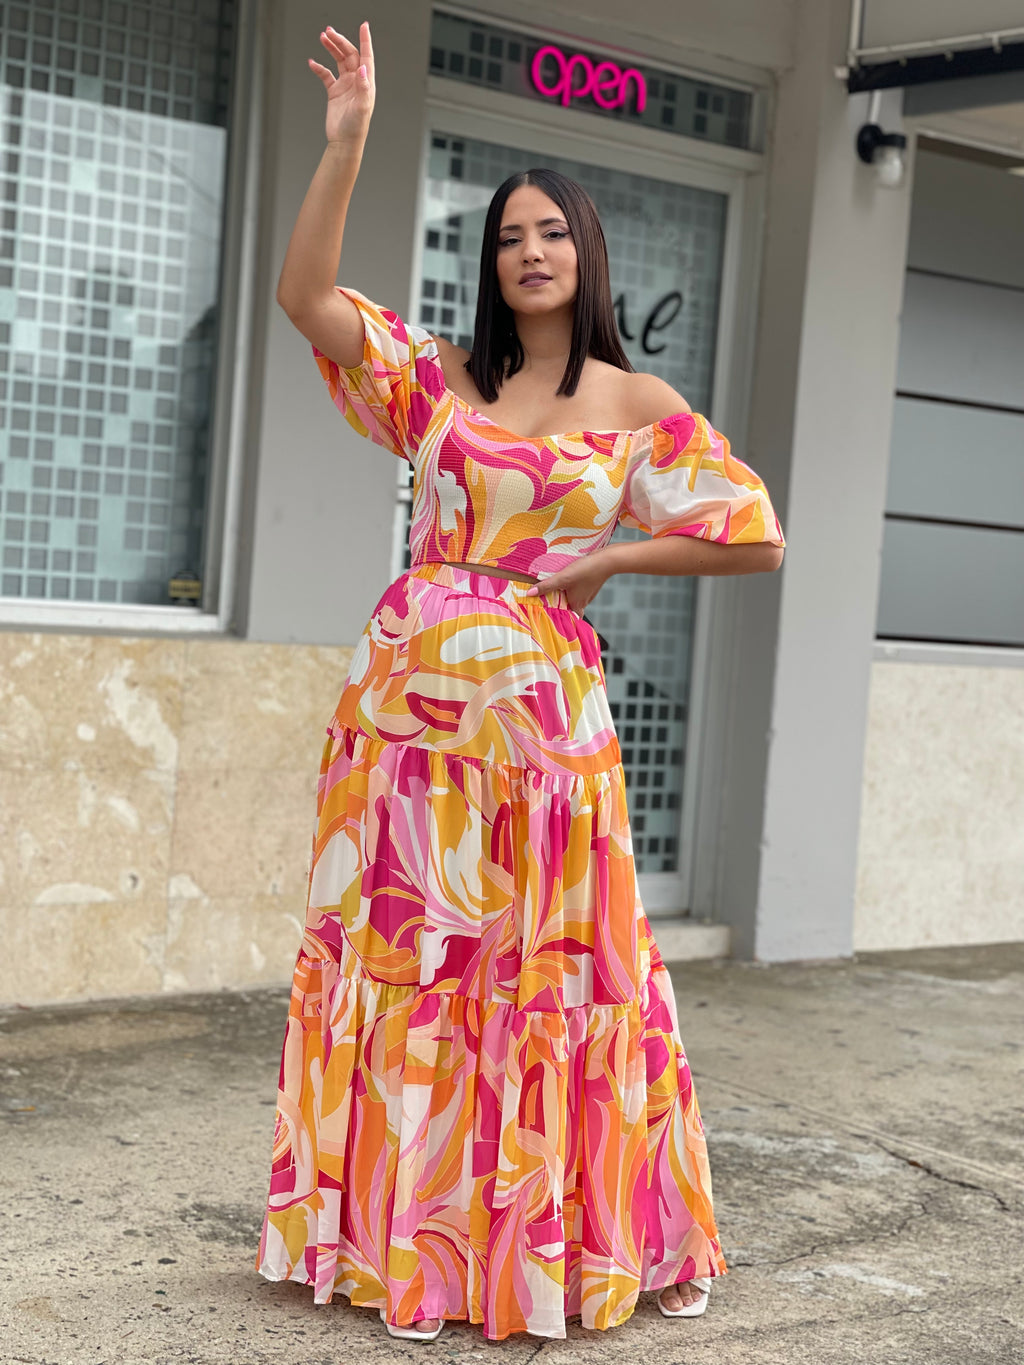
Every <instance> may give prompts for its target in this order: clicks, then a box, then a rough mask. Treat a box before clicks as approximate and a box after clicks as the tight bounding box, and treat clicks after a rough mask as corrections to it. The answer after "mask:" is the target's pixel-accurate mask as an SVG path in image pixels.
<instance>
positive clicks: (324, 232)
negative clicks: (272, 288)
mask: <svg viewBox="0 0 1024 1365" xmlns="http://www.w3.org/2000/svg"><path fill="white" fill-rule="evenodd" d="M320 42H321V43H322V44H323V46H324V47H325V48H326V50H327V51H328V52H329V53H330V54H331V56H332V57H333V58H334V60H335V61H336V62H337V65H338V74H337V76H336V77H335V76H333V75H332V74H331V72H330V71H328V69H327V68H326V67H325V66H321V65H320V64H319V63H318V62H314V61H313V60H312V58H311V59H310V62H309V66H310V70H311V71H313V72H314V73H315V75H317V76H318V77H319V78H320V81H321V82H322V84H323V87H324V89H325V90H326V91H327V116H326V132H327V146H326V147H325V148H324V154H323V156H322V157H321V158H320V165H319V166H318V167H317V169H316V174H315V175H314V176H313V180H312V183H311V184H310V187H309V189H308V190H307V192H306V197H305V199H304V200H303V201H302V208H301V209H300V210H299V216H298V219H297V220H296V223H295V227H294V229H293V230H292V235H291V240H290V241H289V243H288V250H287V252H286V253H285V258H284V265H283V266H282V267H281V277H280V279H279V281H278V285H277V301H278V303H279V304H280V305H281V307H282V308H283V309H284V310H285V312H286V313H287V314H288V316H289V318H291V320H292V322H293V323H294V324H295V326H296V327H297V328H298V329H299V331H300V332H301V333H302V334H303V336H304V337H306V338H307V339H308V340H309V341H311V342H312V343H313V345H314V346H316V347H317V349H318V350H320V351H322V352H323V353H324V355H326V356H329V357H330V359H331V360H334V361H336V362H337V364H339V365H341V366H344V367H345V368H352V367H353V366H356V365H358V364H360V363H361V361H362V359H363V323H362V320H361V318H360V316H359V312H358V309H357V308H356V306H355V304H354V303H352V301H351V300H350V299H347V298H346V297H345V296H344V294H339V293H338V291H337V290H336V289H335V287H334V285H335V280H336V279H337V275H338V264H339V261H340V258H341V243H342V236H343V234H344V231H345V216H346V214H347V212H348V205H349V200H350V199H351V197H352V190H353V188H354V187H355V183H356V176H357V175H358V173H359V165H360V162H361V161H362V157H363V145H364V143H365V142H366V134H367V131H368V129H369V126H370V115H371V114H372V113H373V100H374V83H373V47H372V45H371V41H370V26H369V24H363V25H362V26H361V28H360V30H359V48H358V49H357V48H355V47H354V46H353V45H352V43H350V42H349V40H348V39H347V38H345V37H344V36H343V35H342V34H340V33H338V32H336V30H334V29H333V28H328V29H326V30H325V31H324V32H323V33H321V35H320Z"/></svg>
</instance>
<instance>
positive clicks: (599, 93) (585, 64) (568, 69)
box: [530, 45, 647, 114]
mask: <svg viewBox="0 0 1024 1365" xmlns="http://www.w3.org/2000/svg"><path fill="white" fill-rule="evenodd" d="M549 57H550V58H551V59H552V61H553V62H554V63H555V66H556V68H557V71H558V78H557V80H556V81H555V83H554V85H549V84H548V83H547V82H546V81H545V79H544V70H543V68H544V62H545V60H546V59H547V58H549ZM577 72H579V74H580V76H581V77H582V80H578V79H577ZM530 77H531V79H532V80H533V88H534V89H535V90H536V91H537V92H538V94H541V95H544V96H546V97H547V98H548V99H552V100H558V101H559V102H560V103H561V104H562V105H563V106H564V107H565V108H568V106H569V103H570V101H571V100H580V99H585V98H586V97H587V96H589V97H590V98H591V99H592V100H593V101H594V103H595V104H596V105H599V106H600V108H602V109H619V108H621V107H622V105H624V104H625V103H626V100H627V99H628V97H629V83H630V81H633V82H634V85H635V88H636V111H637V113H638V114H642V113H643V111H644V105H645V104H646V103H647V82H646V81H645V80H644V78H643V76H642V75H641V74H640V72H639V71H638V70H637V69H636V67H635V66H629V67H627V68H626V69H625V71H623V69H622V67H620V66H619V65H618V64H617V63H616V62H598V64H597V65H596V66H595V65H594V63H593V62H592V61H591V60H590V58H589V57H586V56H584V55H583V53H582V52H576V53H574V54H573V55H572V56H571V57H567V56H566V55H565V53H564V52H563V51H562V49H561V48H560V47H554V46H553V45H549V46H547V47H542V48H540V50H539V51H538V53H537V55H536V57H534V59H533V64H532V66H531V67H530Z"/></svg>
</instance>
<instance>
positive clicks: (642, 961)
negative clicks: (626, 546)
mask: <svg viewBox="0 0 1024 1365" xmlns="http://www.w3.org/2000/svg"><path fill="white" fill-rule="evenodd" d="M525 592H526V585H524V584H518V583H510V582H506V581H504V580H497V579H491V578H488V577H486V576H484V575H479V574H473V573H470V572H469V571H466V570H461V569H454V568H452V567H451V566H448V565H429V566H423V567H421V568H420V569H417V570H415V571H413V572H412V573H409V574H405V575H403V576H402V577H401V578H400V579H399V580H398V581H397V582H396V583H395V584H393V585H392V587H391V588H390V589H389V590H388V592H387V593H386V594H385V596H384V598H383V599H382V601H381V603H380V604H379V606H378V608H377V610H376V611H375V613H374V616H373V618H372V619H371V622H370V624H369V626H368V627H367V631H366V633H365V634H364V636H363V639H362V641H361V643H360V646H359V648H358V650H357V652H356V655H355V657H354V659H353V664H352V669H351V672H350V675H349V679H348V682H347V684H346V686H345V689H344V692H343V694H342V698H341V702H340V703H339V706H338V709H337V712H336V714H335V717H334V718H333V719H332V722H331V726H330V727H329V730H328V739H327V743H326V745H325V747H324V755H323V762H322V766H321V776H320V786H319V795H318V823H317V832H316V837H315V840H314V849H313V866H312V871H311V875H310V893H309V904H308V909H307V920H306V931H305V934H304V937H303V942H302V945H301V947H300V950H299V954H298V959H297V962H296V968H295V976H294V983H293V989H292V995H291V1002H290V1008H289V1017H288V1021H287V1026H286V1032H285V1040H284V1048H283V1052H282V1062H281V1074H280V1091H279V1098H278V1113H277V1122H276V1127H275V1136H274V1149H273V1164H272V1173H271V1187H270V1198H269V1203H268V1209H267V1214H266V1219H265V1222H264V1227H263V1235H262V1238H261V1242H260V1249H259V1255H258V1258H257V1268H258V1269H259V1270H260V1272H261V1273H262V1274H263V1275H265V1276H266V1277H267V1278H269V1279H273V1280H294V1281H299V1282H301V1283H304V1284H309V1285H311V1286H312V1287H313V1290H314V1299H315V1301H316V1302H318V1303H327V1302H329V1301H330V1300H331V1298H332V1296H333V1294H334V1293H335V1292H336V1291H338V1292H340V1293H342V1294H345V1295H347V1296H348V1297H349V1298H350V1300H351V1302H352V1303H353V1304H356V1305H362V1306H366V1307H372V1308H378V1309H384V1310H385V1312H386V1314H387V1316H388V1319H389V1321H391V1322H393V1323H402V1324H407V1323H410V1322H413V1321H416V1320H418V1319H420V1318H436V1317H442V1318H456V1319H468V1320H469V1321H472V1322H476V1323H481V1324H482V1325H483V1328H484V1333H485V1335H486V1336H488V1337H489V1338H492V1339H495V1340H500V1339H502V1338H504V1337H506V1336H508V1335H509V1334H510V1333H512V1332H517V1331H526V1332H530V1333H533V1334H535V1335H538V1336H549V1337H561V1336H564V1334H565V1321H566V1318H567V1317H569V1316H572V1315H575V1314H579V1315H581V1317H582V1321H583V1324H584V1326H587V1327H595V1328H605V1327H611V1326H615V1325H617V1324H619V1323H621V1322H623V1321H624V1320H625V1319H626V1318H627V1317H628V1316H629V1315H630V1313H631V1312H632V1310H633V1308H634V1306H635V1303H636V1300H637V1296H638V1294H639V1293H640V1292H641V1291H642V1290H649V1289H659V1288H662V1287H663V1286H665V1285H669V1284H674V1283H676V1282H678V1281H682V1280H686V1279H690V1278H693V1277H695V1276H704V1275H708V1276H715V1275H720V1274H722V1273H723V1272H724V1270H725V1263H724V1260H723V1257H722V1254H721V1249H720V1246H719V1242H718V1235H717V1231H716V1229H715V1224H714V1217H713V1213H712V1207H711V1184H710V1177H709V1173H708V1164H707V1153H706V1147H705V1142H704V1135H703V1129H702V1126H701V1121H700V1113H699V1110H698V1106H697V1101H696V1097H695V1095H694V1093H693V1087H692V1084H691V1079H690V1072H689V1067H688V1065H687V1061H686V1056H685V1053H684V1051H683V1047H682V1044H681V1042H680V1038H679V1028H678V1022H677V1019H676V1014H675V1001H674V996H673V992H672V987H671V983H670V981H669V978H668V974H667V972H666V970H665V968H664V965H663V964H662V962H661V959H660V956H659V955H658V952H657V948H656V947H655V945H654V942H653V938H652V937H651V934H650V929H649V926H648V923H647V920H646V918H645V916H644V914H643V911H642V908H641V906H640V903H639V900H638V898H637V895H636V886H635V876H634V871H633V860H632V853H631V846H630V839H629V825H628V818H627V812H626V804H625V784H624V779H623V773H622V768H621V765H620V761H619V754H618V745H617V742H616V740H615V735H614V729H613V727H612V723H611V717H610V714H609V711H608V706H607V696H606V693H605V687H604V679H603V675H602V673H601V666H600V657H599V651H598V646H597V641H596V638H595V637H594V634H593V631H592V630H591V628H590V627H589V626H588V625H587V623H586V622H584V621H583V620H582V619H581V618H580V617H579V616H577V615H576V614H575V613H574V612H572V611H571V610H570V609H569V608H568V606H567V605H566V604H565V601H564V598H563V599H559V598H558V597H554V596H553V597H549V598H547V599H545V598H527V597H526V596H525Z"/></svg>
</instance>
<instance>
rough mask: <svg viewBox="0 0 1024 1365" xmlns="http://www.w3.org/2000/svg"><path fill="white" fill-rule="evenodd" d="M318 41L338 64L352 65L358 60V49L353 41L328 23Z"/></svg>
mask: <svg viewBox="0 0 1024 1365" xmlns="http://www.w3.org/2000/svg"><path fill="white" fill-rule="evenodd" d="M320 41H321V42H322V43H323V45H324V47H325V48H326V49H327V51H328V52H330V53H331V55H332V56H333V57H334V58H335V59H336V61H337V63H338V65H339V66H347V67H350V68H351V67H353V66H358V65H359V62H360V56H359V51H358V49H357V48H356V47H355V45H354V44H353V43H350V42H349V40H348V39H347V38H346V37H345V35H344V33H339V32H338V30H337V29H336V28H332V27H331V26H330V24H328V25H327V27H326V28H325V29H324V31H323V33H321V35H320Z"/></svg>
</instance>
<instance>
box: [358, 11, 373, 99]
mask: <svg viewBox="0 0 1024 1365" xmlns="http://www.w3.org/2000/svg"><path fill="white" fill-rule="evenodd" d="M359 60H360V62H361V63H362V65H363V66H365V67H366V74H367V76H368V77H369V78H370V84H371V85H372V84H373V39H372V38H371V37H370V25H369V24H368V23H366V21H365V20H364V21H363V23H361V24H360V25H359Z"/></svg>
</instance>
